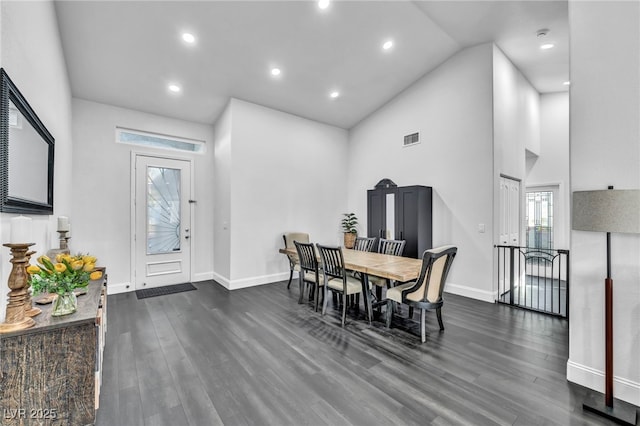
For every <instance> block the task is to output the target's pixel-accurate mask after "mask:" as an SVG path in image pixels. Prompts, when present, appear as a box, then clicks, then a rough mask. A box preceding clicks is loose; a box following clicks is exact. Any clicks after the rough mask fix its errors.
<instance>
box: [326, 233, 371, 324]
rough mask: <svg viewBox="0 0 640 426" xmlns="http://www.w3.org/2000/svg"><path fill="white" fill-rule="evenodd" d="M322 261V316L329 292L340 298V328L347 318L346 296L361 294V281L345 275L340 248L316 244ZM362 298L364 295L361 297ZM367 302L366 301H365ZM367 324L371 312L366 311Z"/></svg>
mask: <svg viewBox="0 0 640 426" xmlns="http://www.w3.org/2000/svg"><path fill="white" fill-rule="evenodd" d="M316 247H318V251H319V252H320V259H321V260H322V272H323V278H324V301H323V303H322V315H324V314H325V313H326V311H327V303H328V302H329V290H331V291H332V292H333V293H334V294H338V295H339V296H342V297H341V299H342V327H344V322H345V319H346V317H347V296H350V295H352V294H360V293H362V281H360V280H358V279H357V278H354V277H353V276H352V275H351V274H349V273H347V270H346V269H345V267H344V255H343V254H342V247H328V246H322V245H320V244H316ZM363 296H364V295H363ZM366 300H368V299H366ZM367 316H368V318H369V324H371V310H370V309H367Z"/></svg>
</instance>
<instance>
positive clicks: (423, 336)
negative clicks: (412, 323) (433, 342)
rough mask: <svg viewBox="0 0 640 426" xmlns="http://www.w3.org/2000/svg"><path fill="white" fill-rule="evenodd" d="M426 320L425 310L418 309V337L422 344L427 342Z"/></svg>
mask: <svg viewBox="0 0 640 426" xmlns="http://www.w3.org/2000/svg"><path fill="white" fill-rule="evenodd" d="M426 319H427V310H426V309H420V337H421V339H422V343H424V342H426V341H427V325H426V324H425V322H426V321H425V320H426Z"/></svg>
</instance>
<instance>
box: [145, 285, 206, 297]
mask: <svg viewBox="0 0 640 426" xmlns="http://www.w3.org/2000/svg"><path fill="white" fill-rule="evenodd" d="M191 290H197V288H196V287H195V286H194V285H193V284H191V283H184V284H176V285H167V286H164V287H154V288H143V289H142V290H136V296H137V297H138V299H146V298H147V297H156V296H164V295H165V294H174V293H182V292H183V291H191Z"/></svg>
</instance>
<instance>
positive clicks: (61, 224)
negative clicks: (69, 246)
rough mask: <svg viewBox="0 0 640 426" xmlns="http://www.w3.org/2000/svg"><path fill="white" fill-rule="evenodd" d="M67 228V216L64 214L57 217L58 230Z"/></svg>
mask: <svg viewBox="0 0 640 426" xmlns="http://www.w3.org/2000/svg"><path fill="white" fill-rule="evenodd" d="M68 230H69V218H68V217H66V216H60V217H58V231H65V232H66V231H68Z"/></svg>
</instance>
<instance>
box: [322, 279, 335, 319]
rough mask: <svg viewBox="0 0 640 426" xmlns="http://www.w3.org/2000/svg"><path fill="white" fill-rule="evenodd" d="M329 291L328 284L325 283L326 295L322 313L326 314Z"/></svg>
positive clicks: (323, 300)
mask: <svg viewBox="0 0 640 426" xmlns="http://www.w3.org/2000/svg"><path fill="white" fill-rule="evenodd" d="M328 292H329V290H328V289H327V286H326V284H325V286H324V297H323V298H322V315H324V314H325V312H327V303H328V302H329V297H328V296H329V295H328V294H327V293H328ZM332 293H333V292H332Z"/></svg>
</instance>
